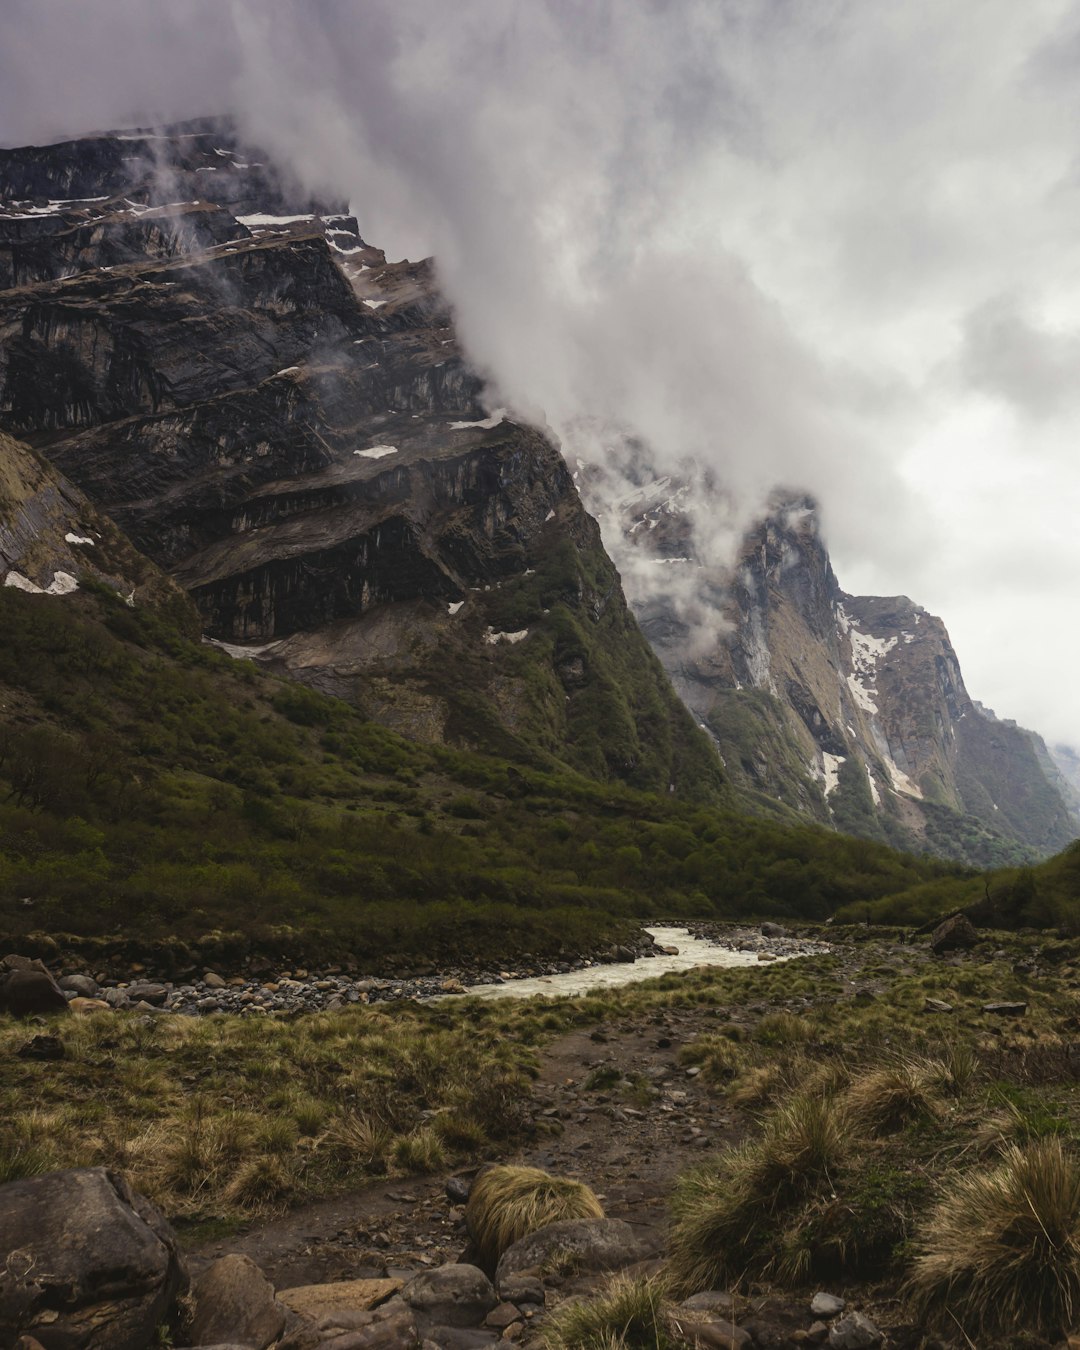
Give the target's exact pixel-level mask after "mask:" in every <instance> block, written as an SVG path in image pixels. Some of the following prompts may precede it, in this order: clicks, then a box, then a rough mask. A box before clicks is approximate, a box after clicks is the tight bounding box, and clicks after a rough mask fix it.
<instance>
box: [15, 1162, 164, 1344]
mask: <svg viewBox="0 0 1080 1350" xmlns="http://www.w3.org/2000/svg"><path fill="white" fill-rule="evenodd" d="M0 1252H3V1253H5V1256H6V1264H5V1266H4V1267H3V1268H2V1269H0V1345H11V1344H13V1343H14V1342H15V1341H16V1340H17V1339H18V1337H19V1336H20V1335H23V1334H26V1335H33V1336H37V1338H38V1339H39V1340H43V1343H44V1344H46V1345H48V1346H49V1347H50V1350H52V1348H53V1347H57V1348H60V1347H62V1350H145V1347H146V1346H147V1345H149V1344H150V1343H151V1342H152V1340H153V1338H154V1333H155V1331H156V1329H157V1327H158V1326H160V1325H161V1323H162V1322H164V1321H166V1320H167V1319H168V1317H169V1316H170V1315H171V1313H172V1311H173V1308H174V1306H175V1303H176V1300H177V1298H178V1296H179V1295H180V1294H181V1293H183V1291H184V1290H185V1289H186V1288H187V1282H188V1281H187V1271H186V1270H185V1268H184V1264H183V1261H182V1260H181V1258H180V1254H179V1252H178V1250H177V1246H176V1238H175V1235H174V1234H173V1231H172V1229H171V1228H170V1227H169V1225H168V1224H167V1223H166V1222H165V1220H164V1218H163V1217H162V1216H161V1214H159V1213H158V1211H157V1210H156V1209H155V1208H154V1206H153V1205H152V1204H150V1202H149V1201H148V1200H146V1199H145V1198H144V1197H143V1196H141V1195H138V1194H136V1192H134V1191H133V1190H132V1189H131V1187H130V1186H129V1185H128V1184H127V1182H126V1181H125V1180H124V1178H123V1177H122V1176H120V1174H119V1173H116V1172H110V1171H107V1170H106V1169H105V1168H104V1167H80V1168H72V1169H70V1170H68V1171H63V1172H48V1173H46V1174H45V1175H44V1176H40V1177H27V1178H24V1179H23V1180H21V1181H13V1182H10V1183H9V1184H8V1185H6V1186H2V1187H0Z"/></svg>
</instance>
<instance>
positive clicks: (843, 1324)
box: [829, 1312, 885, 1350]
mask: <svg viewBox="0 0 1080 1350" xmlns="http://www.w3.org/2000/svg"><path fill="white" fill-rule="evenodd" d="M884 1340H885V1336H884V1334H883V1333H882V1332H880V1331H879V1330H878V1329H877V1327H876V1326H874V1324H873V1322H871V1321H870V1319H869V1317H864V1316H863V1314H862V1313H860V1312H855V1313H849V1314H848V1316H847V1317H843V1318H841V1320H840V1321H839V1322H836V1323H834V1324H833V1327H832V1330H831V1331H830V1332H829V1346H830V1350H877V1347H878V1346H879V1345H881V1344H882V1343H883V1341H884Z"/></svg>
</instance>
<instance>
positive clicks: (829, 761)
mask: <svg viewBox="0 0 1080 1350" xmlns="http://www.w3.org/2000/svg"><path fill="white" fill-rule="evenodd" d="M846 759H847V756H846V755H830V754H829V753H828V751H826V750H823V751H822V752H821V764H822V775H823V777H824V780H825V796H826V797H828V796H829V794H830V793H831V792H835V790H836V788H837V787H838V786H839V784H840V765H841V764H843V763H845V762H846Z"/></svg>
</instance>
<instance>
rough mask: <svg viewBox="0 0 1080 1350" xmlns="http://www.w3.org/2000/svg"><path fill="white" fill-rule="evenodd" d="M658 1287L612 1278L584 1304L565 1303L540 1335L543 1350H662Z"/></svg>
mask: <svg viewBox="0 0 1080 1350" xmlns="http://www.w3.org/2000/svg"><path fill="white" fill-rule="evenodd" d="M663 1313H664V1286H663V1285H662V1284H660V1283H658V1282H657V1281H655V1280H647V1279H639V1280H633V1279H630V1278H629V1277H628V1276H625V1275H620V1276H616V1277H615V1278H614V1279H613V1280H612V1281H611V1283H610V1284H609V1285H608V1287H607V1288H606V1289H605V1290H603V1292H601V1293H600V1294H598V1295H597V1296H596V1297H595V1298H591V1299H588V1300H587V1301H578V1300H576V1299H574V1300H568V1301H567V1302H566V1303H564V1304H562V1305H561V1306H560V1307H559V1308H557V1309H556V1310H555V1311H554V1312H553V1313H552V1315H551V1316H550V1317H549V1318H548V1320H547V1322H546V1323H545V1325H544V1327H543V1330H542V1332H541V1340H542V1343H543V1344H544V1345H545V1346H547V1347H549V1350H666V1347H667V1346H669V1345H670V1344H671V1337H670V1336H669V1334H668V1331H667V1328H666V1326H665V1322H664V1315H663Z"/></svg>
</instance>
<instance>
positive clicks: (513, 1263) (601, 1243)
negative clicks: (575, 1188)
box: [495, 1219, 649, 1290]
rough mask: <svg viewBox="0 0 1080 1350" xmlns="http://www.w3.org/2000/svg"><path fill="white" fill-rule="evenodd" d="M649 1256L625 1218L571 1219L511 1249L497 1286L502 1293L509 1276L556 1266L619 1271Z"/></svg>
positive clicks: (497, 1278)
mask: <svg viewBox="0 0 1080 1350" xmlns="http://www.w3.org/2000/svg"><path fill="white" fill-rule="evenodd" d="M648 1255H649V1252H648V1250H647V1248H646V1247H645V1246H644V1244H643V1243H642V1242H641V1241H640V1239H639V1238H638V1236H637V1234H636V1233H635V1232H634V1230H633V1229H632V1228H631V1227H630V1225H629V1224H628V1223H623V1221H622V1220H621V1219H567V1220H565V1221H564V1222H562V1223H553V1224H549V1225H548V1227H547V1228H541V1229H540V1231H539V1232H538V1233H530V1234H529V1236H528V1237H523V1238H522V1239H521V1240H520V1242H515V1243H514V1245H513V1246H512V1247H508V1248H507V1250H506V1251H505V1252H503V1255H502V1259H501V1260H500V1261H499V1268H498V1271H497V1272H496V1279H495V1283H496V1286H497V1287H498V1288H499V1289H500V1290H501V1289H502V1287H503V1281H504V1280H505V1279H506V1277H507V1276H508V1275H516V1274H517V1273H518V1272H519V1271H522V1270H534V1269H540V1270H544V1269H547V1268H548V1267H549V1266H555V1265H557V1266H559V1267H560V1268H562V1267H564V1266H566V1267H569V1268H570V1269H571V1270H573V1271H575V1272H581V1271H598V1270H619V1269H621V1268H622V1267H623V1266H632V1265H633V1264H634V1262H635V1261H642V1260H644V1259H645V1258H646V1257H647V1256H648Z"/></svg>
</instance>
